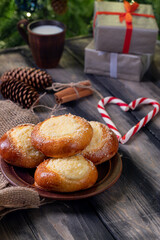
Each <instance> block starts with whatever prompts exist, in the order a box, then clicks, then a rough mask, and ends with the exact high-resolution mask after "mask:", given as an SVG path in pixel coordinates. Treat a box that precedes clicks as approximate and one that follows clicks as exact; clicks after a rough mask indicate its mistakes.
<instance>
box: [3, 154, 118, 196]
mask: <svg viewBox="0 0 160 240" xmlns="http://www.w3.org/2000/svg"><path fill="white" fill-rule="evenodd" d="M0 165H1V171H2V172H3V174H4V175H5V177H6V178H7V179H8V181H9V182H10V183H11V184H12V185H14V186H21V187H31V188H34V189H35V191H37V192H38V193H39V195H40V196H42V197H47V198H52V199H55V200H76V199H82V198H87V197H91V196H94V195H97V194H99V193H101V192H103V191H105V190H106V189H108V188H109V187H111V186H112V185H113V184H114V183H115V182H116V181H117V180H118V178H119V177H120V175H121V172H122V159H121V157H120V155H119V154H118V153H117V154H116V155H115V156H114V157H113V158H112V159H111V160H110V161H107V162H105V163H102V164H100V165H98V166H97V169H98V175H99V177H98V180H97V182H96V184H95V185H94V186H92V187H91V188H89V189H86V190H81V191H78V192H74V193H57V192H47V191H44V190H40V189H37V188H35V187H33V183H34V178H33V176H34V171H35V169H32V170H30V169H24V168H18V167H15V166H11V165H9V164H8V163H6V162H5V161H4V160H3V159H1V158H0Z"/></svg>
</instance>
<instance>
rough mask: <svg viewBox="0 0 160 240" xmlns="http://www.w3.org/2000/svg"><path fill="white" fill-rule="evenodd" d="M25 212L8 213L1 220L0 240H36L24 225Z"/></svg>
mask: <svg viewBox="0 0 160 240" xmlns="http://www.w3.org/2000/svg"><path fill="white" fill-rule="evenodd" d="M24 215H25V211H17V212H13V213H10V214H9V215H8V216H5V217H4V218H3V219H2V220H1V224H0V239H4V240H13V239H14V240H38V239H39V238H37V237H36V236H35V234H34V233H33V232H32V230H31V229H30V227H29V226H28V225H27V224H26V221H25V218H24Z"/></svg>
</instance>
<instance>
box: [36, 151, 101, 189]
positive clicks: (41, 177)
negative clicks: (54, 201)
mask: <svg viewBox="0 0 160 240" xmlns="http://www.w3.org/2000/svg"><path fill="white" fill-rule="evenodd" d="M97 178H98V172H97V169H96V167H95V165H94V164H93V163H92V162H91V161H89V160H87V159H85V158H84V157H83V156H82V155H75V156H71V157H67V158H57V159H47V160H45V161H44V162H42V163H41V164H40V165H39V166H38V167H37V169H36V171H35V175H34V179H35V183H34V185H35V186H37V187H38V188H41V189H45V190H48V191H57V192H74V191H79V190H82V189H86V188H89V187H91V186H92V185H94V184H95V182H96V181H97Z"/></svg>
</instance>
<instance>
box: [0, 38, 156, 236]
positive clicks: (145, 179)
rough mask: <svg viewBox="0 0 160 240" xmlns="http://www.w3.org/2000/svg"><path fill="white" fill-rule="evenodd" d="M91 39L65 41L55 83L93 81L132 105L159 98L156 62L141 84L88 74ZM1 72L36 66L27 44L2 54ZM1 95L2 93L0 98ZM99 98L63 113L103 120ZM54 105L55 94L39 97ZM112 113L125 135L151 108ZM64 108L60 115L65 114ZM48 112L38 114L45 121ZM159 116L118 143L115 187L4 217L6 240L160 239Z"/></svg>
mask: <svg viewBox="0 0 160 240" xmlns="http://www.w3.org/2000/svg"><path fill="white" fill-rule="evenodd" d="M89 41H90V38H75V39H71V40H67V41H66V46H65V51H64V54H63V57H62V59H61V61H60V64H59V67H58V68H56V69H50V70H48V72H49V73H50V74H51V75H52V77H53V79H54V81H56V82H78V81H83V80H86V79H89V80H90V81H91V82H92V84H93V87H94V88H96V89H97V90H98V91H100V92H101V94H102V95H103V96H104V97H105V96H116V97H118V98H121V99H122V100H124V101H125V102H127V103H129V102H131V101H132V100H134V99H136V98H138V97H149V98H153V99H155V100H157V101H159V102H160V89H159V87H160V75H159V74H158V72H155V68H154V67H155V65H153V66H152V68H151V69H150V71H149V72H148V73H147V74H146V75H145V77H144V79H143V81H141V82H140V83H137V82H130V81H124V80H111V79H109V78H106V77H102V76H94V75H91V74H90V75H85V74H84V72H83V67H84V66H83V64H84V60H83V59H84V47H85V46H86V45H87V44H88V43H89ZM154 60H155V63H156V64H159V65H158V67H159V66H160V45H157V47H156V55H155V57H154ZM0 63H1V64H0V74H2V73H3V72H5V71H7V70H9V69H11V68H14V67H19V66H34V62H33V60H32V57H31V53H30V50H29V49H28V47H18V48H14V49H6V50H3V51H1V52H0ZM0 98H1V99H3V98H2V96H1V97H0ZM98 100H99V96H97V95H96V94H94V95H93V96H90V97H87V98H83V99H80V100H77V101H74V102H71V103H68V104H64V106H65V107H66V109H65V110H63V111H62V112H67V113H69V112H71V113H72V114H76V115H80V116H81V117H84V118H86V119H87V120H97V121H101V122H102V123H104V122H103V120H102V118H101V116H100V114H99V113H98V112H97V109H96V106H97V103H98ZM40 102H41V103H42V104H45V105H47V106H49V107H53V106H54V104H55V100H54V97H53V93H50V94H47V95H46V96H45V97H44V98H43V99H41V101H40ZM107 109H108V112H109V114H110V115H111V117H112V119H113V120H114V122H115V124H116V125H117V126H118V128H119V129H120V131H121V132H122V134H124V133H125V132H126V131H127V130H128V129H129V128H131V126H133V125H135V124H136V123H137V121H139V120H140V119H141V118H142V117H143V116H145V115H146V114H147V113H148V111H150V110H151V109H152V107H151V106H143V107H141V108H138V109H137V110H135V111H132V112H128V113H124V112H122V111H121V110H120V109H119V107H117V106H115V105H109V106H108V108H107ZM62 112H60V114H62ZM48 114H49V112H45V111H43V112H41V113H39V116H40V119H41V120H43V119H44V118H46V117H47V116H48ZM159 127H160V118H159V116H158V115H157V116H156V117H155V118H154V120H153V121H151V122H150V123H148V124H147V125H146V127H144V128H143V129H142V130H141V131H139V133H137V134H136V135H135V136H134V137H133V138H132V139H131V140H130V141H129V142H128V143H127V144H125V145H122V144H120V146H119V153H120V154H121V155H122V160H123V172H122V175H121V177H120V178H119V180H118V181H117V183H116V184H115V185H113V186H112V187H111V188H110V189H108V190H106V191H105V192H103V193H101V194H99V195H97V196H94V197H91V198H87V199H84V200H77V201H55V202H54V203H52V204H48V205H44V206H42V207H40V208H39V209H29V210H21V211H17V212H13V213H10V214H9V215H7V216H6V217H4V218H3V219H2V221H1V224H0V239H3V240H13V239H16V240H31V239H32V240H33V239H40V240H50V239H57V240H62V239H65V240H73V239H76V240H82V239H83V240H84V239H92V240H93V239H95V240H101V239H102V240H104V239H105V240H113V239H117V240H125V239H129V240H131V239H138V240H142V239H145V240H146V239H149V240H156V239H160V128H159Z"/></svg>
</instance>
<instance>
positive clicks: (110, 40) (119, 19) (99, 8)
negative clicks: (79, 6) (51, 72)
mask: <svg viewBox="0 0 160 240" xmlns="http://www.w3.org/2000/svg"><path fill="white" fill-rule="evenodd" d="M94 10H95V12H94V19H93V35H94V37H93V40H92V42H91V43H90V44H89V45H88V46H87V47H86V48H85V67H84V71H85V72H86V73H92V74H99V75H104V76H108V77H111V78H118V79H124V80H132V81H140V80H141V79H142V77H143V75H144V73H145V72H146V71H147V69H148V68H149V66H150V63H151V61H152V57H153V54H154V49H155V44H156V40H157V36H158V26H157V23H156V20H155V17H154V13H153V9H152V6H151V5H149V4H138V3H136V2H133V3H132V4H131V3H129V2H127V1H124V2H107V1H96V2H95V9H94Z"/></svg>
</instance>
